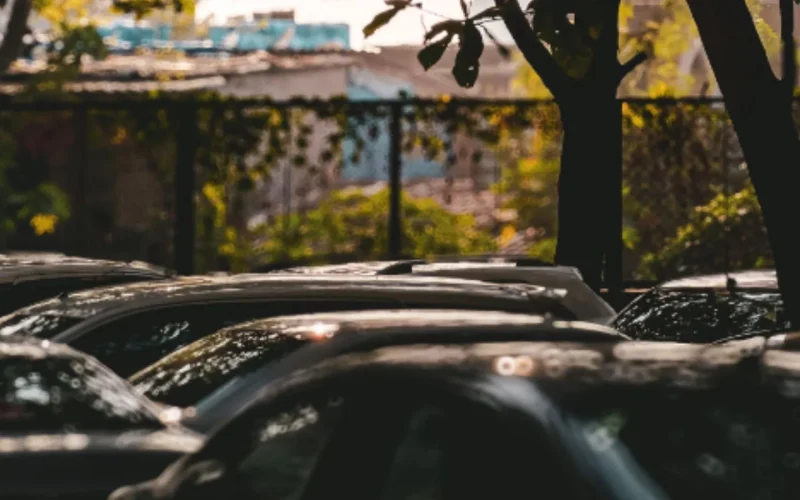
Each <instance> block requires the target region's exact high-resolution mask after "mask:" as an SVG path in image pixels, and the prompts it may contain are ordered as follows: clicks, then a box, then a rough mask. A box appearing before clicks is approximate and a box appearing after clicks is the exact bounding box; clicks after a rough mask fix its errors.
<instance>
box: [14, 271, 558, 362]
mask: <svg viewBox="0 0 800 500" xmlns="http://www.w3.org/2000/svg"><path fill="white" fill-rule="evenodd" d="M561 296H562V293H561V292H560V291H558V290H551V289H547V288H543V287H536V288H534V287H529V286H517V285H495V284H488V283H481V282H474V281H466V280H456V279H442V278H408V277H390V276H387V277H368V276H338V277H325V276H289V275H284V276H278V275H264V274H253V275H247V274H240V275H234V276H197V277H186V278H179V279H174V280H162V281H158V282H150V283H137V284H133V285H124V286H117V287H109V288H97V289H93V290H87V291H83V292H78V293H74V294H66V295H62V296H61V297H59V298H56V299H51V300H49V301H45V302H41V303H39V304H36V305H33V306H30V307H28V308H25V309H22V310H20V311H17V312H15V313H14V314H11V315H9V316H6V317H3V318H0V337H2V336H3V335H9V334H13V335H33V336H36V337H41V338H49V339H52V340H53V341H56V342H63V343H66V344H69V345H72V346H74V347H75V348H77V349H80V350H81V351H84V352H87V353H89V354H91V355H93V356H95V357H97V358H98V359H99V360H100V361H101V362H103V363H104V364H106V365H108V366H109V367H111V368H112V369H113V370H114V371H115V372H117V373H118V374H120V375H122V376H124V377H128V376H130V375H131V374H133V373H134V372H136V371H139V370H141V369H142V368H145V367H147V366H149V365H151V364H153V363H154V362H156V361H158V360H159V359H161V358H163V357H164V356H166V355H167V354H169V353H171V352H173V351H175V350H176V349H178V348H179V347H182V346H184V345H186V344H189V343H191V342H193V341H195V340H197V339H199V338H202V337H204V336H206V335H209V334H211V333H213V332H216V331H217V330H219V329H221V328H224V327H225V326H230V325H234V324H236V323H241V322H243V321H248V320H251V319H257V318H266V317H271V316H283V315H292V314H304V313H313V312H326V311H353V310H363V309H408V308H418V309H462V310H470V309H472V310H483V311H492V310H498V311H506V312H517V313H528V314H540V315H541V314H552V315H553V316H554V317H557V318H562V319H574V318H573V317H572V316H571V315H570V313H569V311H567V310H565V309H564V308H563V306H562V305H561V303H560V298H561Z"/></svg>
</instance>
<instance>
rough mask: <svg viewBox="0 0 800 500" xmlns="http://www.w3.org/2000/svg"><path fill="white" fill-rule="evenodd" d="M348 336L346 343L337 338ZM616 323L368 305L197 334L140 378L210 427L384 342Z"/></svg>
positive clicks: (557, 335)
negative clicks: (292, 377)
mask: <svg viewBox="0 0 800 500" xmlns="http://www.w3.org/2000/svg"><path fill="white" fill-rule="evenodd" d="M341 337H346V342H343V343H338V342H335V343H331V342H330V341H331V340H333V339H339V338H341ZM621 338H625V337H624V336H621V335H620V334H618V333H617V332H615V331H614V330H611V329H610V328H607V327H603V326H600V325H595V324H591V323H582V322H564V321H548V320H545V319H544V318H542V317H538V316H531V315H522V314H510V313H502V312H493V311H436V310H414V309H409V310H404V311H381V310H378V311H360V312H338V313H322V314H308V315H302V316H282V317H278V318H271V319H262V320H257V321H252V322H249V323H243V324H240V325H235V326H232V327H229V328H226V329H223V330H220V331H219V332H216V333H214V334H212V335H209V336H207V337H204V338H202V339H200V340H197V341H195V342H193V343H191V344H189V345H187V346H186V347H183V348H182V349H179V350H177V351H175V352H173V353H172V354H170V355H168V356H166V357H165V358H163V359H161V360H160V361H158V362H156V363H155V364H153V365H151V366H149V367H147V368H145V369H144V370H142V371H140V372H139V373H137V374H135V375H134V376H132V377H131V378H130V379H129V381H130V382H131V384H133V385H134V387H135V388H136V389H137V390H138V391H140V392H141V393H143V394H144V395H146V396H147V397H148V398H150V399H153V400H155V401H158V402H160V403H164V404H167V405H172V406H177V407H183V408H189V410H188V411H187V415H186V417H187V418H186V419H185V420H184V421H183V423H184V425H186V426H188V427H189V428H192V429H194V430H197V431H200V432H208V431H210V430H211V429H212V428H214V427H216V426H217V425H219V424H220V423H221V422H224V421H226V420H227V419H229V418H230V417H231V416H232V415H235V414H236V412H237V411H238V410H239V409H241V408H243V407H246V406H247V405H248V404H250V403H251V402H252V401H253V400H255V399H257V398H258V395H259V394H260V393H261V392H262V391H263V390H264V389H265V388H266V387H267V386H268V385H269V384H270V383H271V382H273V381H274V380H276V379H278V378H280V377H281V376H283V375H285V374H286V373H288V372H291V371H293V370H302V369H304V368H308V367H311V366H314V365H315V364H317V363H320V362H322V361H325V360H327V359H330V358H331V357H333V356H337V355H340V354H342V353H344V352H357V351H363V350H366V349H374V348H377V347H381V346H391V345H404V344H413V343H419V342H435V343H440V344H443V345H458V344H465V343H470V342H477V341H486V342H502V341H511V340H527V341H535V340H552V341H558V342H567V341H572V342H578V341H598V342H602V341H609V342H613V341H618V340H620V339H621Z"/></svg>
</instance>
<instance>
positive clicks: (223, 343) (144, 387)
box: [130, 329, 310, 407]
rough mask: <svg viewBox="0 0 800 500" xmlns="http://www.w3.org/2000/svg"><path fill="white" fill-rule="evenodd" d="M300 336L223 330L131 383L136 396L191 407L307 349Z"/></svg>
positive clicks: (132, 378)
mask: <svg viewBox="0 0 800 500" xmlns="http://www.w3.org/2000/svg"><path fill="white" fill-rule="evenodd" d="M309 342H310V340H309V339H308V338H303V337H300V336H294V335H287V334H281V333H278V332H265V331H263V330H247V329H235V330H223V331H220V332H218V333H216V334H214V335H211V336H209V337H205V338H203V339H200V340H198V341H196V342H194V343H192V344H189V345H188V346H186V347H184V348H183V349H181V350H179V351H175V352H174V353H172V354H170V355H169V356H167V357H165V358H163V359H162V360H160V361H159V362H157V363H155V364H153V365H151V366H149V367H148V368H146V369H144V370H142V371H141V372H139V373H137V374H135V375H134V376H133V377H131V378H130V382H131V383H132V384H133V385H134V387H135V388H136V390H137V391H139V392H140V393H141V394H144V395H145V396H147V397H148V398H150V399H152V400H154V401H158V402H161V403H165V404H169V405H174V406H182V407H188V406H193V405H195V404H197V403H198V402H199V401H200V400H202V399H204V398H205V397H207V396H208V395H210V394H211V393H213V392H215V391H216V390H218V389H219V388H221V387H222V386H224V385H226V384H227V383H229V382H231V381H232V380H234V379H235V378H238V377H241V376H244V375H246V374H248V373H251V372H252V371H255V370H257V369H259V368H261V367H263V366H265V365H267V364H269V363H272V362H275V361H278V360H280V359H282V358H283V357H285V356H288V355H289V354H291V353H292V352H294V351H296V350H297V349H299V348H301V347H303V346H304V345H306V344H308V343H309Z"/></svg>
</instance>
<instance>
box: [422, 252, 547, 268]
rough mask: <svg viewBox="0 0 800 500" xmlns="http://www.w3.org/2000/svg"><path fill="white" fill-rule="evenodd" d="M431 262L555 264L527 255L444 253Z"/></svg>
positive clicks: (543, 265) (520, 265)
mask: <svg viewBox="0 0 800 500" xmlns="http://www.w3.org/2000/svg"><path fill="white" fill-rule="evenodd" d="M432 262H434V263H435V262H487V263H488V262H505V263H510V264H516V265H517V267H556V264H553V263H552V262H547V261H544V260H541V259H536V258H533V257H530V256H528V255H503V254H483V255H445V256H437V257H435V258H434V259H433V261H432Z"/></svg>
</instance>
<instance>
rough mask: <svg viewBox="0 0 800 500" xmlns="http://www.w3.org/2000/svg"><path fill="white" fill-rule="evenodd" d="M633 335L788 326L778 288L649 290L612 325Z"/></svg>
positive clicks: (701, 338) (706, 336)
mask: <svg viewBox="0 0 800 500" xmlns="http://www.w3.org/2000/svg"><path fill="white" fill-rule="evenodd" d="M613 326H614V327H615V328H616V329H617V330H619V331H620V332H622V333H624V334H626V335H628V336H630V337H631V338H634V339H636V340H664V341H676V342H700V343H706V342H714V341H717V340H722V339H724V338H727V337H732V336H736V335H745V334H750V333H756V332H770V331H780V330H784V329H786V328H788V327H789V323H788V320H787V319H786V318H785V316H784V312H783V300H782V299H781V296H780V294H778V293H764V292H753V293H747V292H737V293H735V294H727V293H722V294H720V293H710V292H706V291H686V290H666V289H653V290H650V291H649V292H647V293H646V294H644V295H642V296H641V297H639V298H638V299H636V300H635V301H634V302H632V303H631V304H630V305H629V306H628V307H627V308H626V309H625V310H623V311H622V312H620V314H619V316H618V317H617V318H616V320H615V321H614V325H613Z"/></svg>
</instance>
